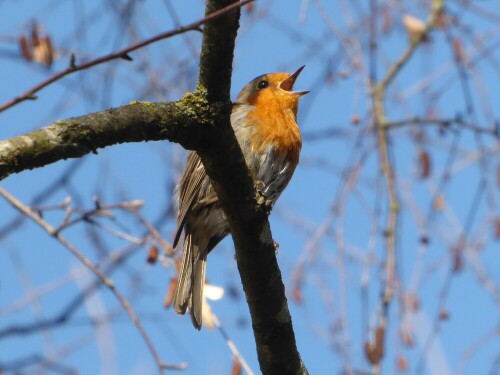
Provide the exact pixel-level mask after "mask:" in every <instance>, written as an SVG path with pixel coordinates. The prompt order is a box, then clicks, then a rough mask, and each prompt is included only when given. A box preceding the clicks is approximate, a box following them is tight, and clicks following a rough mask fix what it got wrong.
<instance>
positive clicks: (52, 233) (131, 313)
mask: <svg viewBox="0 0 500 375" xmlns="http://www.w3.org/2000/svg"><path fill="white" fill-rule="evenodd" d="M0 195H1V196H2V197H3V198H4V199H5V200H6V201H7V202H8V203H9V204H11V205H12V206H13V207H14V208H15V209H17V210H18V211H19V212H21V213H22V214H24V215H25V216H27V217H29V218H30V219H32V220H33V221H34V222H35V223H36V224H38V226H40V227H41V228H42V229H43V230H45V231H46V232H47V233H48V234H49V235H50V236H51V237H53V238H55V239H56V240H57V241H59V243H61V245H63V246H64V247H65V248H66V249H68V250H69V252H70V253H71V254H73V255H74V256H75V257H76V258H77V259H78V260H79V261H80V262H81V263H83V265H84V266H85V267H87V268H88V269H90V270H91V271H92V272H93V273H94V274H95V275H96V276H97V277H98V278H99V279H100V280H101V282H102V283H103V284H104V285H105V286H106V287H107V288H108V289H109V290H110V291H111V293H112V294H113V295H114V296H115V297H116V298H117V299H118V301H119V302H120V304H121V305H122V306H123V308H124V310H125V311H126V312H127V314H128V315H129V316H130V318H131V320H132V322H133V323H134V325H135V326H136V328H137V330H138V331H139V333H140V335H141V336H142V338H143V340H144V342H145V343H146V345H147V347H148V349H149V351H150V352H151V355H152V356H153V358H154V361H155V363H156V366H157V368H158V372H159V374H160V375H161V374H163V370H164V368H165V366H164V364H163V362H162V361H161V359H160V357H159V355H158V353H157V351H156V348H155V347H154V344H153V342H152V341H151V339H150V338H149V336H148V334H147V333H146V330H145V329H144V327H143V326H142V324H141V322H140V321H139V318H138V316H137V314H136V313H135V311H134V310H133V309H132V307H131V306H130V304H129V302H128V300H127V299H126V298H125V297H124V296H123V295H122V294H121V293H120V292H119V291H118V289H117V288H116V286H115V284H114V283H113V281H112V280H111V279H109V278H108V277H107V276H106V275H105V274H104V273H103V272H102V271H101V270H100V269H99V267H98V266H97V265H95V264H94V263H92V262H91V261H90V260H89V259H88V258H87V257H85V256H84V255H83V254H82V253H81V252H80V251H79V250H78V249H77V248H76V247H75V246H73V244H71V243H70V242H69V241H68V240H66V239H65V238H64V237H62V236H61V235H60V234H59V232H58V231H57V230H56V229H55V228H54V227H52V226H51V225H50V224H49V223H47V222H46V221H45V220H43V219H42V218H41V217H40V216H38V215H37V214H36V213H35V212H34V211H33V210H31V209H30V208H29V207H27V206H25V205H24V204H23V203H21V202H20V201H19V200H17V198H15V197H14V196H13V195H11V194H10V193H9V192H7V191H6V190H4V189H3V188H1V187H0Z"/></svg>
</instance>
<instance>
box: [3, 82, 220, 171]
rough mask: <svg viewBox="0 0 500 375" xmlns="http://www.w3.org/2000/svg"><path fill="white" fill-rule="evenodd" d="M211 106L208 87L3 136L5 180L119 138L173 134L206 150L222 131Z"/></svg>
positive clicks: (188, 145)
mask: <svg viewBox="0 0 500 375" xmlns="http://www.w3.org/2000/svg"><path fill="white" fill-rule="evenodd" d="M209 108H210V107H209V106H208V104H207V102H206V99H205V96H204V95H203V93H201V92H200V91H197V92H195V93H194V94H187V95H186V96H185V97H184V98H183V99H182V100H180V101H178V102H173V103H147V102H135V103H133V104H130V105H126V106H123V107H119V108H114V109H110V110H106V111H102V112H97V113H92V114H88V115H85V116H80V117H73V118H69V119H66V120H60V121H57V122H55V123H53V124H51V125H50V126H48V127H46V128H43V129H39V130H36V131H33V132H31V133H27V134H24V135H21V136H17V137H14V138H11V139H8V140H5V141H0V180H2V179H4V178H5V177H7V176H9V175H10V174H12V173H18V172H21V171H23V170H27V169H34V168H39V167H43V166H45V165H48V164H51V163H54V162H56V161H58V160H64V159H69V158H78V157H81V156H83V155H86V154H88V153H90V152H93V153H97V150H98V149H100V148H104V147H107V146H111V145H115V144H119V143H126V142H144V141H158V140H169V141H172V142H177V143H179V144H181V145H182V146H183V147H185V148H187V149H197V150H203V149H204V148H206V145H207V143H208V142H207V140H209V139H210V138H211V137H216V134H217V127H216V126H211V125H213V119H212V117H211V115H212V113H211V111H210V110H209ZM205 125H208V126H205Z"/></svg>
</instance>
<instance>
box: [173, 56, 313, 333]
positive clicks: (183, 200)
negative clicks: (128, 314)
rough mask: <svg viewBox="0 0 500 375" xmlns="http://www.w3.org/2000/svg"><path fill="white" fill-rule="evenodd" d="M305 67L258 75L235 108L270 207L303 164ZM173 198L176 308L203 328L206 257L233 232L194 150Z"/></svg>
mask: <svg viewBox="0 0 500 375" xmlns="http://www.w3.org/2000/svg"><path fill="white" fill-rule="evenodd" d="M302 69H304V66H302V67H300V68H299V69H298V70H297V71H296V72H295V73H293V74H290V73H268V74H264V75H261V76H258V77H257V78H255V79H253V80H252V81H250V82H249V83H248V84H247V85H246V86H245V87H243V89H242V90H241V92H240V93H239V94H238V96H237V98H236V100H235V101H234V102H233V106H232V111H231V126H232V128H233V130H234V133H235V135H236V139H237V141H238V143H239V145H240V148H241V151H242V152H243V156H244V158H245V162H246V163H247V165H248V168H249V170H250V172H251V173H252V176H253V179H254V182H255V184H256V186H257V189H258V190H259V193H260V194H262V195H263V196H264V197H265V198H266V200H267V202H269V203H270V206H271V207H272V206H273V205H274V203H275V202H276V200H277V199H278V197H279V196H280V195H281V193H282V192H283V190H284V189H285V187H286V186H287V185H288V183H289V182H290V179H291V178H292V175H293V173H294V171H295V168H296V166H297V164H298V162H299V155H300V150H301V147H302V137H301V134H300V130H299V127H298V124H297V111H298V102H299V98H300V97H302V96H303V95H305V94H307V93H308V92H309V91H293V86H294V83H295V81H296V80H297V77H298V76H299V74H300V72H301V71H302ZM174 200H175V203H176V205H177V207H178V216H177V232H176V235H175V238H174V242H173V247H174V248H176V247H177V244H178V242H179V240H180V238H181V236H182V232H184V245H183V254H182V261H181V266H180V269H179V275H178V278H177V285H176V288H175V291H174V297H173V301H172V304H173V308H174V310H175V311H176V312H177V313H178V314H185V313H186V311H187V310H188V309H189V311H190V315H191V321H192V323H193V325H194V327H195V328H196V329H198V330H200V329H201V326H202V306H203V287H204V284H205V273H206V265H207V256H208V254H209V253H210V252H211V251H212V250H213V249H214V248H215V247H216V246H217V244H218V243H219V242H220V241H221V240H222V239H223V238H224V237H226V236H227V235H228V234H229V226H228V223H227V221H226V218H225V216H224V213H223V211H222V208H221V205H220V203H219V200H218V198H217V195H216V193H215V191H214V189H213V187H212V185H211V183H210V179H209V177H208V176H207V173H206V171H205V168H204V167H203V164H202V162H201V159H200V157H199V156H198V154H197V153H196V152H195V151H190V152H189V154H188V157H187V161H186V165H185V168H184V171H183V174H182V177H181V179H180V181H179V183H178V184H177V186H176V188H175V193H174Z"/></svg>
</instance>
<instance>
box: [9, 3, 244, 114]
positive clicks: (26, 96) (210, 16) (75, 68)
mask: <svg viewBox="0 0 500 375" xmlns="http://www.w3.org/2000/svg"><path fill="white" fill-rule="evenodd" d="M252 1H254V0H242V1H241V2H235V3H233V4H230V5H228V6H227V7H225V8H223V9H218V10H217V11H216V12H209V13H207V14H206V16H205V17H204V18H202V19H201V20H199V21H196V22H193V23H191V24H189V25H186V26H181V27H178V28H177V29H174V30H170V31H166V32H164V33H161V34H158V35H155V36H153V37H151V38H148V39H145V40H143V41H140V42H138V43H136V44H133V45H131V46H128V47H126V48H123V49H121V50H119V51H117V52H114V53H110V54H109V55H104V56H101V57H98V58H97V59H94V60H90V61H87V62H85V63H82V64H80V65H76V64H75V55H72V56H71V60H70V63H69V66H68V67H67V68H66V69H64V70H62V71H60V72H58V73H56V74H54V75H53V76H51V77H49V78H47V79H46V80H45V81H43V82H40V83H39V84H38V85H36V86H34V87H32V88H31V89H29V90H27V91H26V92H24V93H23V94H21V95H19V96H16V97H15V98H13V99H11V100H9V101H7V102H5V103H4V104H2V105H0V112H2V111H5V110H6V109H8V108H11V107H13V106H14V105H16V104H18V103H21V102H23V101H25V100H33V99H36V96H35V94H36V93H37V92H38V91H40V90H42V89H43V88H45V87H47V86H49V85H51V84H52V83H54V82H56V81H58V80H60V79H61V78H63V77H65V76H67V75H69V74H72V73H76V72H79V71H81V70H85V69H88V68H91V67H93V66H96V65H99V64H103V63H106V62H109V61H112V60H116V59H125V60H132V58H131V57H130V56H129V55H128V54H129V53H130V52H133V51H135V50H138V49H141V48H143V47H145V46H147V45H149V44H152V43H155V42H157V41H159V40H163V39H167V38H170V37H173V36H175V35H179V34H182V33H185V32H187V31H193V30H199V28H200V26H202V25H203V24H205V23H207V22H208V21H211V20H215V19H217V18H219V17H221V16H223V15H224V14H225V13H227V12H231V11H232V10H234V9H236V8H240V7H242V6H243V5H245V4H248V3H250V2H252Z"/></svg>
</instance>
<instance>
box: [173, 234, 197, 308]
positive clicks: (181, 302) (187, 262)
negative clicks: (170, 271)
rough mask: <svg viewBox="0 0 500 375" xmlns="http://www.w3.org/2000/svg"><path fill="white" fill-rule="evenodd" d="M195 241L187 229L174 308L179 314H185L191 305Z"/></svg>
mask: <svg viewBox="0 0 500 375" xmlns="http://www.w3.org/2000/svg"><path fill="white" fill-rule="evenodd" d="M193 256H194V254H193V241H192V236H191V231H190V230H189V228H187V227H186V235H185V237H184V251H183V254H182V263H181V268H180V270H179V278H178V280H177V287H176V288H175V293H174V300H173V306H174V310H175V312H176V313H177V314H185V313H186V309H187V307H188V304H189V302H190V301H189V300H190V295H191V287H192V282H193V276H192V274H193Z"/></svg>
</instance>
